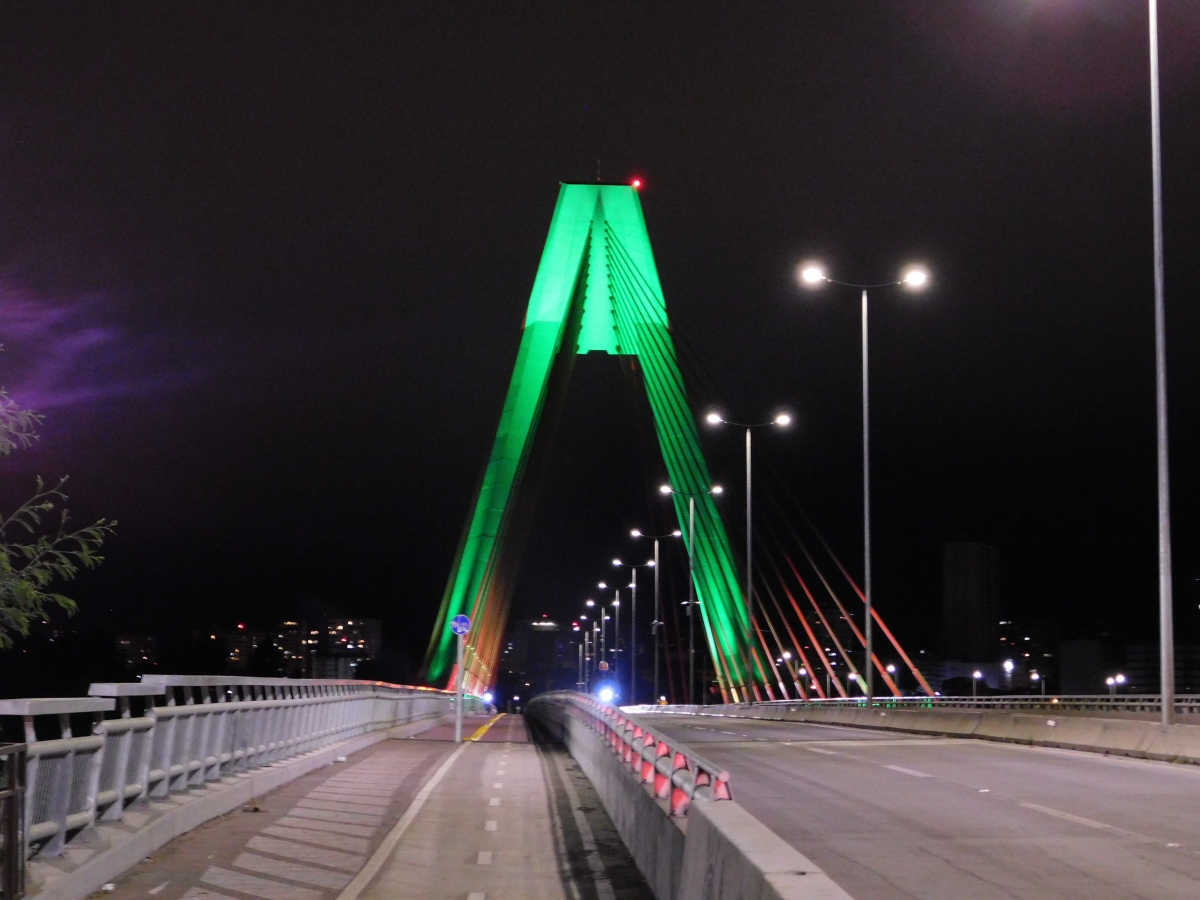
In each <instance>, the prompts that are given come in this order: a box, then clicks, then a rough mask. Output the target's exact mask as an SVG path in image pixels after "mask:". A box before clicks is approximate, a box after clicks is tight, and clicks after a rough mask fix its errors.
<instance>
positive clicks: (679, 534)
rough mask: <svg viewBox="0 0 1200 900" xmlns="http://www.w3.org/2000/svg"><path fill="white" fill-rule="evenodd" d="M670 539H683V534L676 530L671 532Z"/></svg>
mask: <svg viewBox="0 0 1200 900" xmlns="http://www.w3.org/2000/svg"><path fill="white" fill-rule="evenodd" d="M671 537H683V532H682V531H680V530H679V529H678V528H676V529H675V530H674V531H672V532H671Z"/></svg>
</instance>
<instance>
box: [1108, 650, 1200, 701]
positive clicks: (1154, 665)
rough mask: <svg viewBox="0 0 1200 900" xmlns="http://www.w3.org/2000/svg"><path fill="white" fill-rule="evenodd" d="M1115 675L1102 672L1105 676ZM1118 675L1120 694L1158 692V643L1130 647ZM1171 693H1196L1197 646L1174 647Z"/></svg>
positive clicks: (1199, 677)
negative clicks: (1120, 685) (1172, 689)
mask: <svg viewBox="0 0 1200 900" xmlns="http://www.w3.org/2000/svg"><path fill="white" fill-rule="evenodd" d="M1115 674H1117V673H1116V672H1106V673H1105V677H1107V676H1108V675H1115ZM1120 674H1122V675H1124V676H1125V685H1124V687H1123V688H1122V690H1123V691H1126V692H1128V693H1130V694H1156V693H1158V691H1159V681H1160V679H1159V671H1158V644H1130V645H1129V647H1128V648H1126V650H1125V664H1124V665H1123V666H1121V667H1120ZM1175 690H1176V691H1177V692H1178V693H1180V694H1200V644H1176V645H1175Z"/></svg>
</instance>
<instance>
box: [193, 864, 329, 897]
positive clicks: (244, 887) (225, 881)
mask: <svg viewBox="0 0 1200 900" xmlns="http://www.w3.org/2000/svg"><path fill="white" fill-rule="evenodd" d="M200 880H201V881H203V882H204V883H205V884H211V885H213V886H214V887H220V888H225V889H226V890H230V891H237V892H238V893H239V894H249V895H250V896H251V897H262V898H263V900H324V897H325V895H324V894H322V893H321V892H320V891H314V890H313V889H312V888H305V887H297V886H296V885H294V884H280V883H279V882H278V881H269V880H268V879H266V878H256V877H254V876H253V875H244V874H242V873H241V872H234V871H232V870H230V869H222V868H221V867H220V866H209V867H208V868H207V869H205V870H204V874H203V875H201V876H200ZM188 893H191V891H189V892H188ZM216 896H218V897H219V896H220V895H219V894H217V895H216ZM193 900H196V898H193Z"/></svg>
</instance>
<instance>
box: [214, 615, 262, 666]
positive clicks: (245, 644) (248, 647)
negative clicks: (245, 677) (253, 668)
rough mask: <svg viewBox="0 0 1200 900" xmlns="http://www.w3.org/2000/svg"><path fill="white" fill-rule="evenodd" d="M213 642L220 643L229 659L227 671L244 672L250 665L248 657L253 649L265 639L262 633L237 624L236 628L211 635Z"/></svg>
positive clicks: (252, 653)
mask: <svg viewBox="0 0 1200 900" xmlns="http://www.w3.org/2000/svg"><path fill="white" fill-rule="evenodd" d="M211 637H212V639H213V640H214V641H221V642H222V644H223V645H224V647H225V651H226V653H227V654H228V659H229V671H231V672H244V671H246V666H248V665H249V664H250V657H251V656H253V655H254V650H255V648H256V647H257V646H258V645H259V644H260V643H262V642H263V641H264V640H266V639H267V634H266V633H265V632H262V631H251V630H249V629H247V628H246V626H245V624H243V623H238V626H237V628H231V629H229V630H227V631H217V632H215V633H214V634H212V635H211Z"/></svg>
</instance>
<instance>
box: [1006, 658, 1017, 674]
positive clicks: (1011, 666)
mask: <svg viewBox="0 0 1200 900" xmlns="http://www.w3.org/2000/svg"><path fill="white" fill-rule="evenodd" d="M1015 668H1016V666H1015V665H1014V663H1013V661H1012V660H1011V659H1006V660H1005V661H1004V671H1005V672H1007V673H1008V674H1009V675H1011V674H1012V673H1013V669H1015Z"/></svg>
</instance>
